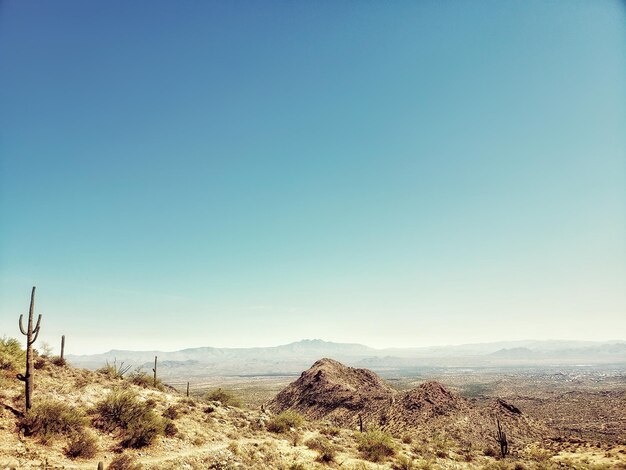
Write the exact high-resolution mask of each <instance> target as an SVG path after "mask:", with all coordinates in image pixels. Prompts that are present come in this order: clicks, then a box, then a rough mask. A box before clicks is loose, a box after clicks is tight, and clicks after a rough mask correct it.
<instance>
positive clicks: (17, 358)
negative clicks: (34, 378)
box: [0, 336, 26, 370]
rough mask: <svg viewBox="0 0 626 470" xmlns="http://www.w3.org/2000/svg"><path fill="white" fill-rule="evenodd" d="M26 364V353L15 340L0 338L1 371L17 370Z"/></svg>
mask: <svg viewBox="0 0 626 470" xmlns="http://www.w3.org/2000/svg"><path fill="white" fill-rule="evenodd" d="M25 362H26V351H24V350H23V349H22V346H21V345H20V342H19V341H18V340H16V339H15V338H7V337H6V336H4V337H2V338H0V370H17V369H18V368H20V367H23V365H24V363H25Z"/></svg>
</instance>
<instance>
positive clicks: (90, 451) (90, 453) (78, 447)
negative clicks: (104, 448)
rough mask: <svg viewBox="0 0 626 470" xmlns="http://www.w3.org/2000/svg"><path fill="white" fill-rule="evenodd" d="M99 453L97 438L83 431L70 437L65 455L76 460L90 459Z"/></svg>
mask: <svg viewBox="0 0 626 470" xmlns="http://www.w3.org/2000/svg"><path fill="white" fill-rule="evenodd" d="M97 452H98V444H97V441H96V438H95V437H94V436H93V435H92V434H91V433H90V432H88V431H86V430H81V431H78V432H75V433H74V434H72V436H70V439H69V441H68V443H67V448H66V449H65V455H67V456H68V457H70V458H72V459H75V458H77V457H81V458H84V459H90V458H92V457H94V456H95V455H96V453H97Z"/></svg>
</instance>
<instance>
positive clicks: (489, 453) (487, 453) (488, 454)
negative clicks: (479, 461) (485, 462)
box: [483, 447, 497, 457]
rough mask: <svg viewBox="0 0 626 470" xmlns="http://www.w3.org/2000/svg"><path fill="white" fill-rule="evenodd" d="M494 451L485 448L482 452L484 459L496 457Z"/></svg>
mask: <svg viewBox="0 0 626 470" xmlns="http://www.w3.org/2000/svg"><path fill="white" fill-rule="evenodd" d="M496 454H497V453H496V449H494V448H493V447H486V448H485V449H484V450H483V455H484V456H485V457H495V456H496Z"/></svg>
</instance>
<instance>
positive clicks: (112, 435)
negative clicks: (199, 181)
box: [0, 339, 625, 470]
mask: <svg viewBox="0 0 626 470" xmlns="http://www.w3.org/2000/svg"><path fill="white" fill-rule="evenodd" d="M22 354H23V351H21V350H19V348H16V346H15V344H14V343H11V340H6V339H5V340H2V354H0V358H1V359H2V360H0V368H1V370H0V389H1V393H0V468H2V469H35V468H37V469H42V468H45V469H61V468H63V469H93V470H95V469H96V468H98V464H99V463H100V462H101V463H102V468H104V469H107V468H108V469H111V470H116V469H117V470H120V469H121V470H124V469H128V470H136V469H139V468H143V469H145V470H151V469H207V468H208V469H248V468H250V469H265V468H267V469H282V470H287V469H292V470H298V469H316V468H317V469H322V468H342V469H352V470H357V469H358V470H367V469H371V470H374V469H417V468H468V469H470V468H471V469H478V468H503V469H505V468H510V469H513V468H518V469H519V468H528V469H533V468H620V466H621V468H624V461H625V459H624V448H623V446H618V445H615V446H604V447H601V446H589V445H585V444H584V443H576V442H558V441H556V440H553V439H551V438H550V433H549V430H548V429H547V428H546V427H545V426H544V425H543V424H542V423H539V422H537V421H536V420H532V419H530V418H528V417H526V416H525V414H524V413H523V411H520V410H518V409H517V408H516V407H515V405H514V404H508V403H506V402H500V403H494V404H493V407H494V408H492V409H489V410H485V409H483V408H480V407H477V406H476V404H474V403H472V402H471V401H469V400H467V399H465V398H462V397H460V396H458V395H456V394H454V393H452V392H450V391H448V390H447V389H446V388H445V385H442V384H439V383H434V382H429V383H425V384H423V385H421V386H419V387H417V388H415V389H412V390H409V391H397V390H395V389H394V388H392V387H391V386H389V385H388V384H387V383H385V382H384V381H383V380H382V379H380V378H379V377H378V376H377V375H376V374H374V373H372V372H371V371H368V370H364V369H353V368H348V367H345V366H343V365H342V364H340V363H338V362H336V361H333V360H330V359H323V360H320V361H317V362H316V363H315V364H314V365H313V366H312V367H311V368H310V369H309V370H307V371H305V372H303V373H302V376H301V377H300V378H299V379H298V380H296V381H295V382H294V383H292V384H291V385H289V386H288V387H287V388H286V389H285V390H283V391H282V392H281V393H279V394H278V395H277V396H276V398H275V399H273V400H272V401H271V402H270V403H268V404H267V405H266V406H263V407H261V408H260V409H252V408H249V407H247V405H246V403H241V402H239V400H238V399H237V397H236V396H233V395H232V394H231V393H229V392H227V391H224V390H213V391H212V392H210V393H209V394H208V395H205V396H193V395H192V396H190V397H187V396H186V394H185V392H184V391H177V390H175V389H173V388H171V387H168V386H166V385H164V384H162V383H160V382H158V383H157V384H156V386H155V384H154V383H153V378H152V376H147V375H146V374H145V373H142V372H138V371H136V370H125V367H124V366H123V365H122V364H109V365H106V364H105V365H104V366H103V367H101V368H100V369H99V370H97V371H89V370H85V369H78V368H74V367H71V366H70V365H68V364H65V363H64V361H62V360H60V359H59V358H51V357H41V356H37V357H36V358H35V372H34V383H35V388H34V393H33V407H32V409H31V410H30V411H29V412H26V413H25V412H24V396H23V393H24V388H23V383H22V382H20V381H18V380H17V379H16V378H15V375H16V373H17V372H18V371H19V370H21V369H20V364H21V361H22V360H23V356H22ZM493 413H497V414H498V416H500V419H501V422H502V423H503V426H504V429H505V430H506V431H508V432H509V433H510V439H509V446H510V453H509V455H508V456H506V458H501V457H500V456H499V447H498V445H497V443H496V442H495V439H494V436H495V432H496V429H495V423H494V422H493V421H492V416H493ZM358 415H361V417H362V424H363V429H362V431H360V430H359V422H358Z"/></svg>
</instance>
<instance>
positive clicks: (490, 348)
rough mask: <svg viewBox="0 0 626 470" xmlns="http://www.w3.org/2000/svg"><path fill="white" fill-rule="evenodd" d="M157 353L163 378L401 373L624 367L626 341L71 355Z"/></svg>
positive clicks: (111, 357)
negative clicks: (316, 366) (347, 369)
mask: <svg viewBox="0 0 626 470" xmlns="http://www.w3.org/2000/svg"><path fill="white" fill-rule="evenodd" d="M154 356H158V357H159V365H160V372H161V374H162V375H163V377H167V378H170V379H172V378H176V377H195V378H201V377H212V376H242V375H244V376H245V375H250V376H259V375H293V374H298V373H300V372H301V371H303V370H305V369H307V368H308V367H309V366H310V365H311V364H312V363H313V362H315V361H317V360H318V359H320V358H323V357H329V358H333V359H336V360H338V361H341V362H343V363H345V364H348V365H350V366H355V367H367V368H370V369H373V370H376V371H378V372H382V373H385V372H388V373H394V372H397V373H403V372H407V371H411V370H416V369H419V368H433V367H522V366H525V367H532V366H558V365H607V364H615V365H623V366H626V341H608V342H593V341H549V340H548V341H545V340H544V341H534V340H529V341H508V342H496V343H478V344H464V345H458V346H437V347H424V348H387V349H375V348H371V347H368V346H365V345H362V344H352V343H333V342H329V341H322V340H320V339H313V340H308V339H307V340H302V341H298V342H295V343H290V344H285V345H281V346H274V347H262V348H212V347H200V348H190V349H182V350H180V351H169V352H168V351H127V350H111V351H109V352H106V353H102V354H92V355H82V356H76V355H74V356H73V355H70V356H67V359H68V360H69V361H70V362H71V363H72V364H74V365H76V366H82V367H86V368H91V369H95V368H98V367H101V366H103V365H104V364H106V363H107V362H109V363H112V362H113V361H116V362H117V363H118V364H119V363H121V362H124V363H125V364H127V365H132V366H134V367H144V368H145V369H146V370H150V369H151V367H152V366H151V363H152V361H154Z"/></svg>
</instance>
